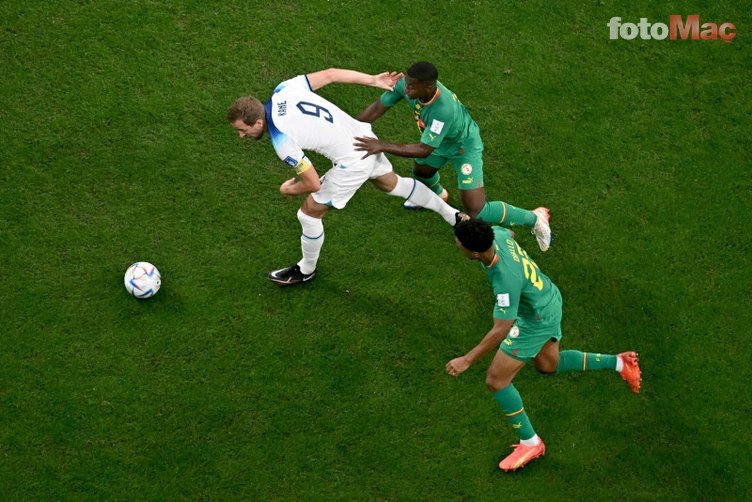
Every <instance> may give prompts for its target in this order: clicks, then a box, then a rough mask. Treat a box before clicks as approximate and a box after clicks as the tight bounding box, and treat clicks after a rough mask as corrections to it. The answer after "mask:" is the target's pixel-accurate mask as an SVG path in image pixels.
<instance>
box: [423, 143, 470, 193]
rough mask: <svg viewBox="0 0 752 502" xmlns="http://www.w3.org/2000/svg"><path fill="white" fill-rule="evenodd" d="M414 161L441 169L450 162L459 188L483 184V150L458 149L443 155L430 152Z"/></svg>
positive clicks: (463, 188) (464, 188) (465, 188)
mask: <svg viewBox="0 0 752 502" xmlns="http://www.w3.org/2000/svg"><path fill="white" fill-rule="evenodd" d="M415 163H416V164H419V165H421V166H429V167H433V168H434V169H441V168H442V167H444V166H445V165H447V164H452V165H453V166H454V170H455V171H456V172H457V187H459V189H460V190H472V189H473V188H481V187H482V186H483V150H482V149H481V150H473V151H471V152H466V151H464V150H460V152H459V153H457V154H456V155H452V156H450V157H445V156H443V155H437V154H436V153H432V154H431V155H429V156H428V157H425V158H423V159H415Z"/></svg>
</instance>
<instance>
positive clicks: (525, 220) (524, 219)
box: [477, 201, 538, 228]
mask: <svg viewBox="0 0 752 502" xmlns="http://www.w3.org/2000/svg"><path fill="white" fill-rule="evenodd" d="M477 218H478V219H479V220H483V221H485V222H486V223H490V224H491V225H503V226H505V227H510V226H514V225H520V226H523V227H530V228H532V227H534V226H535V222H536V221H537V220H538V217H537V216H535V213H534V212H532V211H528V210H527V209H520V208H519V207H514V206H512V205H511V204H507V203H506V202H501V201H493V202H486V205H485V206H483V209H481V211H480V213H478V216H477Z"/></svg>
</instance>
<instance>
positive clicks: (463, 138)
mask: <svg viewBox="0 0 752 502" xmlns="http://www.w3.org/2000/svg"><path fill="white" fill-rule="evenodd" d="M401 99H405V100H407V104H408V106H409V107H410V110H412V112H413V116H414V117H415V121H416V122H417V123H418V129H419V130H420V132H421V137H420V142H421V143H424V144H426V145H428V146H432V147H434V148H435V149H436V150H434V153H435V154H437V155H441V156H443V157H451V156H453V155H457V154H458V153H461V152H462V151H463V150H464V151H468V152H469V151H473V150H483V141H482V140H481V139H480V130H479V129H478V124H476V123H475V121H474V120H473V118H472V117H471V116H470V114H469V113H468V111H467V110H466V109H465V107H464V106H463V104H462V103H460V100H459V99H457V95H456V94H454V93H453V92H452V91H450V90H449V89H447V88H446V87H444V85H443V84H442V83H441V82H438V81H437V82H436V94H434V96H433V98H431V101H429V102H427V103H421V102H420V101H419V100H417V99H410V98H408V97H407V94H406V93H405V79H404V78H402V79H401V80H400V81H399V82H397V83H396V84H395V86H394V90H392V91H387V92H385V93H384V94H382V95H381V104H382V105H384V106H387V107H392V106H394V105H396V104H397V103H398V102H399V101H400V100H401Z"/></svg>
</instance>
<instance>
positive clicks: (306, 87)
mask: <svg viewBox="0 0 752 502" xmlns="http://www.w3.org/2000/svg"><path fill="white" fill-rule="evenodd" d="M285 88H290V89H299V90H302V91H310V92H312V89H311V84H310V83H309V82H308V76H307V75H298V76H296V77H293V78H291V79H289V80H285V81H284V82H281V83H280V84H279V85H278V86H277V87H275V88H274V92H275V93H276V92H279V91H281V90H282V89H285Z"/></svg>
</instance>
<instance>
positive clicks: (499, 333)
mask: <svg viewBox="0 0 752 502" xmlns="http://www.w3.org/2000/svg"><path fill="white" fill-rule="evenodd" d="M513 324H514V320H509V321H507V320H503V319H494V325H493V328H491V330H490V331H489V332H488V333H486V336H484V337H483V340H481V341H480V343H479V344H478V345H476V346H475V347H473V349H472V350H470V352H468V353H467V354H465V355H464V356H460V357H455V358H454V359H452V360H451V361H449V362H448V363H446V371H447V373H449V374H450V375H452V376H455V377H456V376H460V374H462V373H463V372H464V371H465V370H466V369H468V368H469V367H470V366H471V365H472V364H473V363H474V362H475V361H477V360H478V359H480V358H481V357H483V356H484V355H486V354H487V353H488V352H490V351H491V350H493V349H494V348H498V347H499V344H500V343H501V341H502V340H503V339H504V338H506V336H507V334H508V333H509V330H510V329H511V328H512V325H513Z"/></svg>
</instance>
